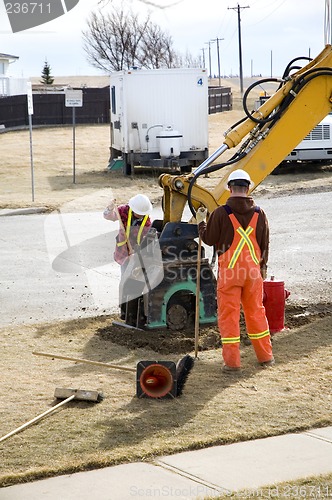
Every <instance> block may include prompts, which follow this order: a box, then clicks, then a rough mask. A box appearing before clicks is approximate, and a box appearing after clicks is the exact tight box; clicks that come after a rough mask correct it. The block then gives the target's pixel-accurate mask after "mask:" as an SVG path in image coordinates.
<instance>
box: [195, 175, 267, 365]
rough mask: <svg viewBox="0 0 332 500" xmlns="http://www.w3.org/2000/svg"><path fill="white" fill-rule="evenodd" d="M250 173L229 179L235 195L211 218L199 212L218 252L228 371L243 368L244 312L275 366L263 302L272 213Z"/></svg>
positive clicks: (262, 357)
mask: <svg viewBox="0 0 332 500" xmlns="http://www.w3.org/2000/svg"><path fill="white" fill-rule="evenodd" d="M250 184H251V179H250V176H249V175H248V173H247V172H245V171H244V170H241V169H238V170H235V171H233V172H232V173H231V174H230V175H229V177H228V183H227V185H228V189H229V191H230V196H229V198H228V200H227V202H226V205H223V206H220V207H218V208H216V209H215V210H214V211H213V212H212V213H211V214H210V217H209V219H208V222H207V223H206V222H205V217H206V209H204V208H200V209H199V210H198V211H197V214H196V220H197V223H198V224H199V226H198V230H199V234H200V236H201V238H202V240H203V241H204V243H206V244H207V245H213V246H215V248H216V251H217V254H218V279H217V304H218V326H219V331H220V335H221V340H222V355H223V360H224V366H223V371H224V372H229V373H230V372H234V371H239V370H240V368H241V358H240V310H241V305H242V309H243V313H244V317H245V322H246V328H247V333H248V337H249V338H250V340H251V343H252V345H253V347H254V350H255V353H256V357H257V360H258V362H259V364H260V365H261V366H263V367H266V366H271V365H273V364H274V358H273V354H272V344H271V337H270V331H269V325H268V322H267V319H266V314H265V308H264V305H263V279H264V278H265V277H266V269H267V260H268V252H269V225H268V220H267V217H266V214H265V213H264V211H263V210H262V209H261V208H259V207H258V206H257V205H256V204H255V202H254V200H253V198H252V197H251V196H248V193H249V186H250Z"/></svg>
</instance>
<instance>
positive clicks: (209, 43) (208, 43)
mask: <svg viewBox="0 0 332 500" xmlns="http://www.w3.org/2000/svg"><path fill="white" fill-rule="evenodd" d="M205 43H206V44H207V45H208V46H209V78H211V77H212V73H211V40H210V41H209V42H205Z"/></svg>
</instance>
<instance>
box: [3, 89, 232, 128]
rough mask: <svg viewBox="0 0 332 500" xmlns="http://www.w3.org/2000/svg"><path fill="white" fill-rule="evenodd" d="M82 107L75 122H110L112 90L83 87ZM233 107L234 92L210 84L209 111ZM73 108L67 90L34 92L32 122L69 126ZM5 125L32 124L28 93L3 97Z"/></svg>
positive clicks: (76, 109)
mask: <svg viewBox="0 0 332 500" xmlns="http://www.w3.org/2000/svg"><path fill="white" fill-rule="evenodd" d="M82 93H83V99H82V100H83V106H82V107H76V108H75V123H77V124H85V123H92V124H98V123H109V122H110V89H109V87H103V88H86V89H82ZM231 109H232V92H231V89H230V88H228V87H209V114H212V113H219V112H222V111H229V110H231ZM72 116H73V111H72V108H71V107H66V106H65V92H62V93H61V94H60V93H59V94H56V93H46V92H45V93H34V94H33V116H32V123H33V125H68V124H71V123H72V120H73V118H72ZM1 125H4V126H5V128H14V127H22V126H23V127H24V126H27V125H29V117H28V106H27V96H26V95H16V96H10V97H3V98H0V126H1Z"/></svg>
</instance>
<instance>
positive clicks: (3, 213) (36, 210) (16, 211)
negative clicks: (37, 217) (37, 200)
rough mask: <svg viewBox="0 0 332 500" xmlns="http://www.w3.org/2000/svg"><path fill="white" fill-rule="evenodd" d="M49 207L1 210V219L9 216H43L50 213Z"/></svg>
mask: <svg viewBox="0 0 332 500" xmlns="http://www.w3.org/2000/svg"><path fill="white" fill-rule="evenodd" d="M48 211H49V209H48V208H47V207H30V208H5V209H3V210H0V217H4V216H9V215H30V214H41V213H45V212H48Z"/></svg>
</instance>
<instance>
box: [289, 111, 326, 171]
mask: <svg viewBox="0 0 332 500" xmlns="http://www.w3.org/2000/svg"><path fill="white" fill-rule="evenodd" d="M324 160H325V161H326V160H327V161H331V160H332V113H329V114H328V115H327V116H326V117H325V118H324V119H323V120H322V121H321V122H320V123H319V124H318V125H316V127H315V128H313V129H312V130H311V132H310V133H309V134H308V135H307V136H306V137H305V138H304V139H303V141H301V142H300V144H298V145H297V146H296V148H294V149H293V151H291V153H290V154H289V155H288V156H286V158H285V160H284V162H296V161H301V162H305V161H307V162H315V161H324Z"/></svg>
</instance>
